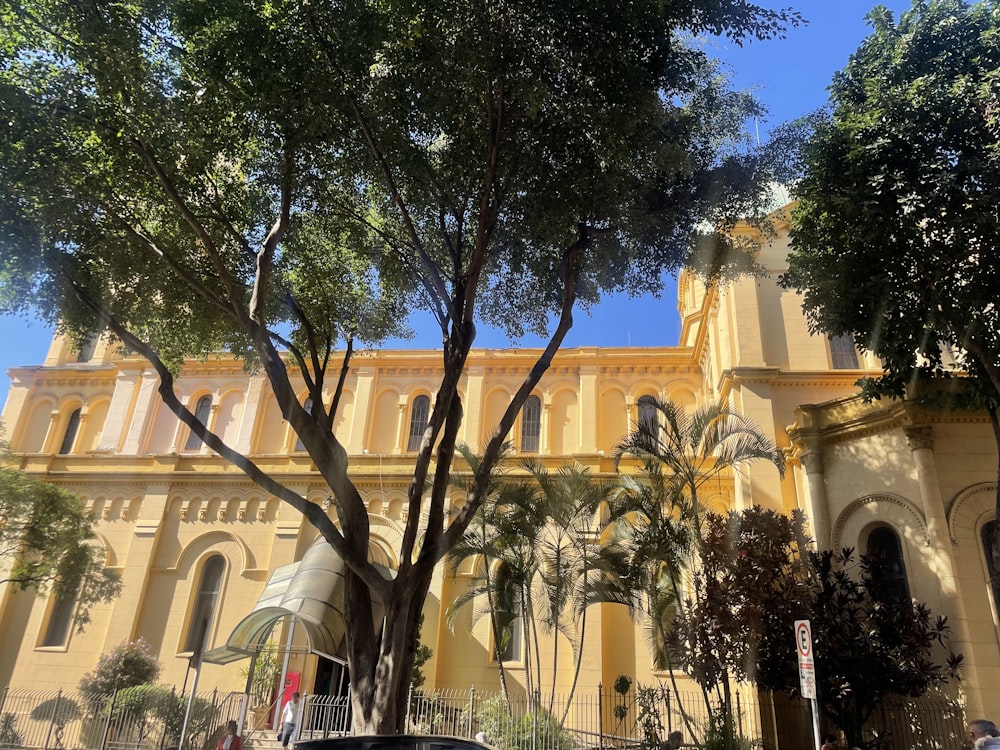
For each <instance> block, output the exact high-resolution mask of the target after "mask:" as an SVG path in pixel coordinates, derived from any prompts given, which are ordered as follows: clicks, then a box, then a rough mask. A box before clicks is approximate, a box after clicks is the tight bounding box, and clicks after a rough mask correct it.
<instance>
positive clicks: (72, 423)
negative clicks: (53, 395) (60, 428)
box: [59, 409, 80, 455]
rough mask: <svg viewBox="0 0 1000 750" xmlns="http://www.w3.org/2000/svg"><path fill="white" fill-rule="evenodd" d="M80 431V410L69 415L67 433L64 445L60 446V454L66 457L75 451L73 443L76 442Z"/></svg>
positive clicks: (64, 436)
mask: <svg viewBox="0 0 1000 750" xmlns="http://www.w3.org/2000/svg"><path fill="white" fill-rule="evenodd" d="M79 431H80V410H79V409H77V410H76V411H74V412H73V413H72V414H70V415H69V421H68V422H66V432H65V433H63V439H62V443H60V444H59V453H60V454H62V455H65V454H67V453H69V452H70V451H71V450H73V443H75V442H76V433H78V432H79Z"/></svg>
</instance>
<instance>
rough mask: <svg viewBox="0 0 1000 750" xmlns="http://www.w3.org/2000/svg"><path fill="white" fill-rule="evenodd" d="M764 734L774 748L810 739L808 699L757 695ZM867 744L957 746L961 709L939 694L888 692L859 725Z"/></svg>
mask: <svg viewBox="0 0 1000 750" xmlns="http://www.w3.org/2000/svg"><path fill="white" fill-rule="evenodd" d="M761 714H762V718H763V719H764V725H765V726H764V733H763V734H764V737H767V738H771V743H768V744H773V746H774V747H776V748H777V750H784V749H785V748H796V750H797V749H798V748H802V747H810V746H811V745H812V741H813V739H812V736H813V735H812V717H811V715H810V709H809V704H808V703H807V702H806V701H804V700H803V699H801V698H798V697H793V696H790V695H788V694H785V693H777V694H774V695H761ZM863 735H864V740H865V747H867V748H870V749H873V750H958V748H961V747H964V746H965V710H964V709H963V707H962V704H961V702H959V701H958V700H956V699H955V698H950V697H948V696H944V695H937V694H929V695H925V696H923V697H922V698H917V699H908V698H898V697H891V698H887V699H885V700H884V701H883V702H882V704H881V706H880V707H879V708H878V709H877V710H876V711H875V713H874V714H872V716H871V718H869V720H868V723H867V724H866V725H865V727H864V730H863Z"/></svg>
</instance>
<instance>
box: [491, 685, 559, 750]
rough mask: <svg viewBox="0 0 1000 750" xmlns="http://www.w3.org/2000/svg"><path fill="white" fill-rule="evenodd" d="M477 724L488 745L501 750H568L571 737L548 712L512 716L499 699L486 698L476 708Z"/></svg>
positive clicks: (537, 711)
mask: <svg viewBox="0 0 1000 750" xmlns="http://www.w3.org/2000/svg"><path fill="white" fill-rule="evenodd" d="M476 720H477V722H478V723H479V727H480V729H481V730H482V731H483V732H484V733H485V734H486V737H487V741H488V742H489V744H490V745H492V746H493V747H496V748H500V750H532V749H533V748H544V749H545V750H570V748H572V747H574V742H573V735H571V734H570V733H569V732H567V731H566V730H564V729H563V728H562V727H561V726H560V725H559V722H558V721H556V719H555V718H554V717H553V716H552V715H551V714H550V713H548V712H547V711H545V710H542V709H539V710H536V711H533V712H530V713H526V714H524V715H522V716H515V715H512V714H511V711H510V708H509V707H508V706H507V704H506V702H505V701H504V699H503V697H502V696H499V695H495V696H492V697H490V698H487V699H486V700H485V701H483V702H482V703H481V704H480V705H479V706H478V707H477V708H476Z"/></svg>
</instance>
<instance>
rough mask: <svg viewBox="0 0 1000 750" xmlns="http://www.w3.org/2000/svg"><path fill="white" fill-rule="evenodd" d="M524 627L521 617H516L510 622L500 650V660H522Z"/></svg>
mask: <svg viewBox="0 0 1000 750" xmlns="http://www.w3.org/2000/svg"><path fill="white" fill-rule="evenodd" d="M523 631H524V627H523V625H522V624H521V618H520V617H516V618H515V619H514V621H513V622H512V623H511V624H510V632H509V635H508V638H507V643H506V644H504V647H503V649H502V650H501V651H500V661H504V662H509V661H522V660H523V659H524V633H523Z"/></svg>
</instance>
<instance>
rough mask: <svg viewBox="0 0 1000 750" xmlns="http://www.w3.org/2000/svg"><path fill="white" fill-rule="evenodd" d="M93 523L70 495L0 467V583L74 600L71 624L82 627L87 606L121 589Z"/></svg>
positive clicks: (70, 493) (91, 515)
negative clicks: (107, 564)
mask: <svg viewBox="0 0 1000 750" xmlns="http://www.w3.org/2000/svg"><path fill="white" fill-rule="evenodd" d="M95 521H96V519H95V518H94V516H93V514H91V513H89V512H88V511H87V508H86V506H85V505H84V502H83V500H81V499H80V498H79V497H77V496H76V495H74V494H73V493H72V492H69V491H67V490H64V489H60V488H59V487H55V486H54V485H51V484H46V483H45V482H41V481H39V480H37V479H34V478H32V477H29V476H28V475H26V474H24V473H23V472H20V471H16V470H14V469H11V468H8V467H0V561H2V562H0V583H10V584H13V585H14V586H16V587H18V588H21V589H33V590H35V591H37V592H38V593H39V594H46V593H51V594H52V595H54V596H57V597H63V598H67V599H69V600H74V599H75V601H76V606H75V608H74V615H73V617H74V621H75V622H76V623H77V625H78V626H82V625H85V624H86V623H87V622H88V621H89V612H90V607H91V606H93V605H94V604H97V603H98V602H102V601H108V600H110V599H112V598H114V597H115V596H117V595H118V593H119V591H120V590H121V578H120V576H119V575H118V574H117V573H115V572H112V571H109V570H108V569H106V568H105V555H106V552H105V550H104V548H103V547H102V546H101V545H100V544H99V543H97V541H96V538H95V535H94V523H95Z"/></svg>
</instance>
